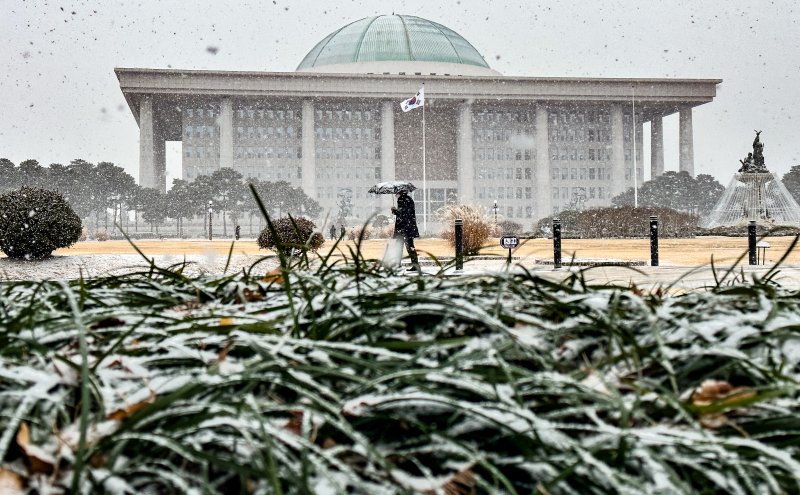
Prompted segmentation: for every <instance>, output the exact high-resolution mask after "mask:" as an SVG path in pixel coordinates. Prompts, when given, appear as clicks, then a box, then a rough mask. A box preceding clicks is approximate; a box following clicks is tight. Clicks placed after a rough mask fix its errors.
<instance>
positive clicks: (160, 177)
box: [153, 124, 167, 193]
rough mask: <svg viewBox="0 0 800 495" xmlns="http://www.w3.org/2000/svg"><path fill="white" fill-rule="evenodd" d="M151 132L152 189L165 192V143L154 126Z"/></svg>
mask: <svg viewBox="0 0 800 495" xmlns="http://www.w3.org/2000/svg"><path fill="white" fill-rule="evenodd" d="M153 127H154V132H153V189H156V190H158V191H161V192H163V193H165V192H167V141H166V140H165V139H164V133H163V132H161V129H159V126H158V124H155V125H154V126H153Z"/></svg>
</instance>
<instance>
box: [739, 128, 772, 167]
mask: <svg viewBox="0 0 800 495" xmlns="http://www.w3.org/2000/svg"><path fill="white" fill-rule="evenodd" d="M755 133H756V138H755V139H754V140H753V152H752V153H748V154H747V157H745V159H744V160H739V163H741V164H742V166H741V167H739V173H745V174H749V173H760V172H767V166H766V165H765V164H764V143H762V142H761V139H760V137H759V136H761V131H755Z"/></svg>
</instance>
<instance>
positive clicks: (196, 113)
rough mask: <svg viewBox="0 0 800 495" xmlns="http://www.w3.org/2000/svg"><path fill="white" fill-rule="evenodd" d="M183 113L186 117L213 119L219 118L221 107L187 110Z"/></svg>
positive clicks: (213, 106)
mask: <svg viewBox="0 0 800 495" xmlns="http://www.w3.org/2000/svg"><path fill="white" fill-rule="evenodd" d="M183 111H184V114H185V115H186V117H189V118H195V119H197V118H199V119H211V118H216V117H219V105H212V106H210V107H199V108H185V109H183Z"/></svg>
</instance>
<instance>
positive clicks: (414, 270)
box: [406, 265, 419, 272]
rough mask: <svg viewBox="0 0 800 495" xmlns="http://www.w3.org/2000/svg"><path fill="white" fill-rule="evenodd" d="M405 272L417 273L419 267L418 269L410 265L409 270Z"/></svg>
mask: <svg viewBox="0 0 800 495" xmlns="http://www.w3.org/2000/svg"><path fill="white" fill-rule="evenodd" d="M406 271H407V272H418V271H419V267H418V266H414V265H412V266H411V268H409V269H408V270H406Z"/></svg>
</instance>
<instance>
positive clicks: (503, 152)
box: [472, 148, 534, 161]
mask: <svg viewBox="0 0 800 495" xmlns="http://www.w3.org/2000/svg"><path fill="white" fill-rule="evenodd" d="M472 156H473V157H474V158H475V159H476V160H485V161H494V160H509V161H510V160H516V161H519V160H523V159H524V160H526V161H530V160H532V159H533V156H534V154H533V150H531V149H524V150H522V149H514V148H474V149H473V150H472Z"/></svg>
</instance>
